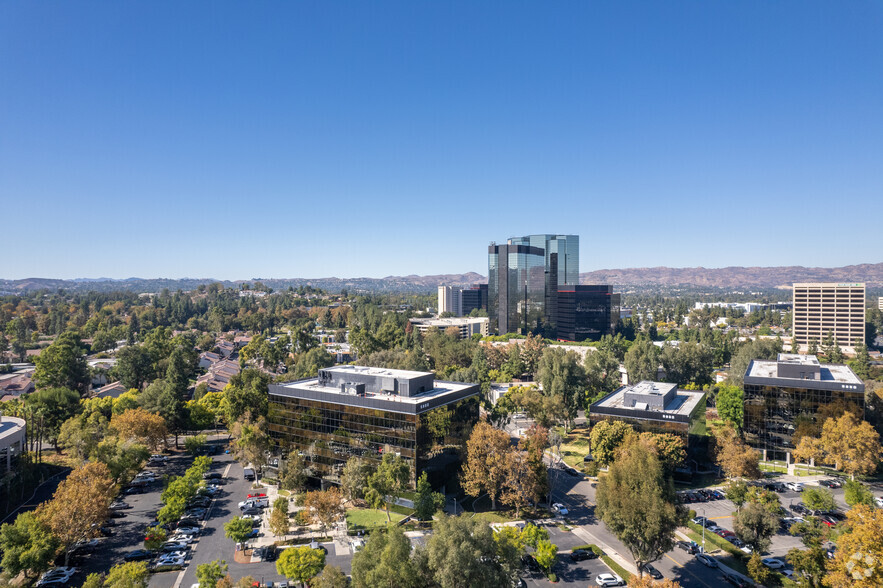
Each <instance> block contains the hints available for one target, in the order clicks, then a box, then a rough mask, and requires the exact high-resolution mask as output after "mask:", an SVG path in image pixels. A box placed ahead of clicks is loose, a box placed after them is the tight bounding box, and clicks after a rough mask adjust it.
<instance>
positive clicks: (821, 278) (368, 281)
mask: <svg viewBox="0 0 883 588" xmlns="http://www.w3.org/2000/svg"><path fill="white" fill-rule="evenodd" d="M254 281H261V282H263V283H264V284H266V285H267V286H270V287H271V288H273V289H275V290H283V289H287V288H288V287H289V286H291V287H294V288H297V287H299V286H306V285H310V286H312V287H314V288H321V289H323V290H327V291H329V292H340V291H341V290H347V291H349V292H431V291H433V290H434V289H435V288H436V287H437V286H439V285H440V284H444V285H450V286H468V285H471V284H475V283H479V282H486V281H487V278H486V277H485V276H482V275H481V274H477V273H475V272H469V273H465V274H441V275H433V276H418V275H410V276H386V277H385V278H333V277H332V278H291V279H277V278H256V279H253V280H235V281H225V280H214V279H211V278H182V279H180V280H172V279H165V278H156V279H144V278H127V279H124V280H118V279H110V278H81V279H76V280H55V279H50V278H27V279H24V280H3V279H0V294H20V293H23V292H28V291H33V290H58V289H64V290H68V291H75V292H86V291H89V290H93V291H99V292H109V291H113V290H126V291H130V292H135V293H139V294H140V293H145V292H159V291H161V290H163V289H164V288H168V289H169V290H172V291H175V290H193V289H195V288H196V287H197V286H199V285H200V284H211V283H213V282H220V283H221V284H223V285H224V286H226V287H239V284H241V283H243V282H254ZM580 282H581V283H583V284H613V285H616V286H652V285H660V286H694V287H709V288H782V287H790V285H791V284H792V283H793V282H865V283H867V284H868V286H869V287H875V288H879V287H883V263H875V264H868V263H866V264H861V265H849V266H845V267H836V268H822V267H803V266H788V267H725V268H703V267H687V268H670V267H651V268H630V269H605V270H597V271H593V272H584V273H581V274H580Z"/></svg>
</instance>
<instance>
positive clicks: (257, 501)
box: [239, 497, 270, 510]
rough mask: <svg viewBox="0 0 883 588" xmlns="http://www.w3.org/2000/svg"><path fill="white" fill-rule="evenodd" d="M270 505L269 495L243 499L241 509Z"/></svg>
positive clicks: (240, 504)
mask: <svg viewBox="0 0 883 588" xmlns="http://www.w3.org/2000/svg"><path fill="white" fill-rule="evenodd" d="M268 506H270V499H269V498H267V497H263V498H249V499H248V500H243V501H242V502H240V503H239V509H240V510H243V509H246V508H251V507H254V508H267V507H268Z"/></svg>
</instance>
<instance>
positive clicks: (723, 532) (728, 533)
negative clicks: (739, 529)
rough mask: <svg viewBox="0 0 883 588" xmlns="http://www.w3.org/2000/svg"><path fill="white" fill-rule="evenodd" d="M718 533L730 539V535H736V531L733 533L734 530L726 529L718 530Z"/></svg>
mask: <svg viewBox="0 0 883 588" xmlns="http://www.w3.org/2000/svg"><path fill="white" fill-rule="evenodd" d="M717 534H718V535H720V536H721V537H723V538H724V539H728V538H730V537H735V536H736V534H735V533H733V532H732V531H727V530H726V529H721V530H720V531H718V532H717Z"/></svg>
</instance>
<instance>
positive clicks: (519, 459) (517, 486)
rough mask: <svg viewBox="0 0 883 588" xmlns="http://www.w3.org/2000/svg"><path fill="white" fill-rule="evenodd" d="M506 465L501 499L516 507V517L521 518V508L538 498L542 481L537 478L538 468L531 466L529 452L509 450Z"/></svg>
mask: <svg viewBox="0 0 883 588" xmlns="http://www.w3.org/2000/svg"><path fill="white" fill-rule="evenodd" d="M505 466H506V470H507V475H506V478H505V479H504V480H503V488H502V492H501V493H500V500H501V501H502V502H503V503H505V504H508V505H510V506H513V507H515V518H520V517H521V509H523V508H524V507H526V506H528V505H529V504H533V503H534V502H535V501H536V500H537V498H538V494H539V490H540V481H539V480H538V479H537V471H536V469H534V468H533V467H531V463H530V458H529V456H528V454H527V453H524V452H522V451H514V450H512V451H509V453H508V454H507V455H506V459H505Z"/></svg>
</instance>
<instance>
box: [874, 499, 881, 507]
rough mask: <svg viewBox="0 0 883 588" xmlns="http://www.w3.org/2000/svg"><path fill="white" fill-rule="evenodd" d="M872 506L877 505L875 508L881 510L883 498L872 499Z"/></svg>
mask: <svg viewBox="0 0 883 588" xmlns="http://www.w3.org/2000/svg"><path fill="white" fill-rule="evenodd" d="M874 504H876V505H877V508H883V498H881V497H879V496H875V497H874Z"/></svg>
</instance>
